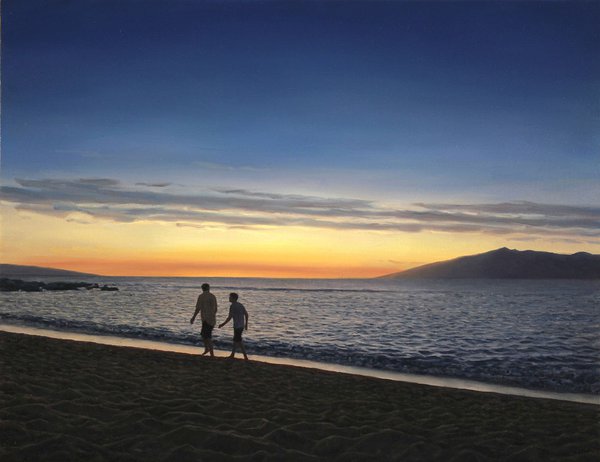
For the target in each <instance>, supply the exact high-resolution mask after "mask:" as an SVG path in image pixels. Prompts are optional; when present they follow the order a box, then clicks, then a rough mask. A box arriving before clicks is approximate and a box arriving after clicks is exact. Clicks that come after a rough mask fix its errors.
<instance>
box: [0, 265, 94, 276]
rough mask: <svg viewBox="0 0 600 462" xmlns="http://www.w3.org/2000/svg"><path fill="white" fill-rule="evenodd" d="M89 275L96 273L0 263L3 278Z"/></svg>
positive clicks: (0, 274) (0, 272)
mask: <svg viewBox="0 0 600 462" xmlns="http://www.w3.org/2000/svg"><path fill="white" fill-rule="evenodd" d="M86 276H87V277H89V276H98V275H97V274H90V273H80V272H77V271H68V270H63V269H57V268H44V267H41V266H23V265H9V264H5V263H2V264H0V277H4V278H43V277H65V278H68V277H86Z"/></svg>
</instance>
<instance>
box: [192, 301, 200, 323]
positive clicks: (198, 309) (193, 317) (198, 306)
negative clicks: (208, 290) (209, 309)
mask: <svg viewBox="0 0 600 462" xmlns="http://www.w3.org/2000/svg"><path fill="white" fill-rule="evenodd" d="M199 312H200V297H198V301H197V302H196V311H194V316H192V319H190V324H194V321H195V320H196V316H198V313H199Z"/></svg>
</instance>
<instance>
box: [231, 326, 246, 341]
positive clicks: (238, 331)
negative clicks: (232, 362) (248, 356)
mask: <svg viewBox="0 0 600 462" xmlns="http://www.w3.org/2000/svg"><path fill="white" fill-rule="evenodd" d="M242 332H244V328H243V327H238V328H234V329H233V341H234V342H241V341H242Z"/></svg>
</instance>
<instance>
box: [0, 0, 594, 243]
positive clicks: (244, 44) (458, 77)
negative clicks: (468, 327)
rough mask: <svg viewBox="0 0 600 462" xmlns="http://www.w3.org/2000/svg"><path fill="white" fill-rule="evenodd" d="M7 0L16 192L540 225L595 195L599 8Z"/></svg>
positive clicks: (6, 136) (5, 152)
mask: <svg viewBox="0 0 600 462" xmlns="http://www.w3.org/2000/svg"><path fill="white" fill-rule="evenodd" d="M2 6H3V15H2V25H3V31H2V34H3V36H2V135H3V136H2V172H1V176H2V180H3V183H4V184H5V185H6V186H7V187H10V188H26V187H27V186H23V185H24V184H29V185H31V184H35V185H37V186H39V185H44V187H50V186H51V187H52V188H54V187H55V186H56V185H57V184H59V183H60V182H61V181H62V182H64V184H65V185H69V187H72V186H73V184H75V183H73V181H75V182H77V181H78V179H81V178H84V179H86V178H87V179H90V178H91V179H106V182H103V181H104V180H102V181H100V183H99V184H101V185H102V187H104V186H105V185H116V184H118V185H121V186H119V188H121V187H123V188H134V187H136V186H137V187H141V188H144V187H147V185H140V183H152V184H156V183H168V187H169V188H168V190H169V191H170V192H171V193H173V194H175V193H184V194H193V193H195V192H198V191H200V190H201V189H202V190H204V191H205V190H209V191H213V192H214V191H215V190H224V189H225V190H227V189H235V188H240V189H243V190H244V194H245V193H246V192H249V193H252V194H253V193H256V192H261V193H266V194H276V195H287V194H296V195H306V196H307V197H308V196H310V197H313V198H315V200H316V201H320V200H321V199H323V198H331V197H335V198H340V199H348V200H367V201H375V202H376V203H377V207H380V206H384V207H386V206H388V205H390V204H391V205H394V206H397V207H403V208H405V207H411V206H414V204H415V203H430V204H442V205H444V206H440V207H438V208H437V209H436V208H435V207H433V208H434V209H436V210H438V209H439V210H445V211H446V212H448V211H449V210H450V209H452V207H449V205H452V206H453V205H456V204H462V205H470V206H473V207H474V210H478V211H479V212H481V210H483V209H485V210H491V209H493V210H496V209H495V208H494V207H490V205H493V204H502V203H505V202H510V203H523V201H526V202H531V203H535V204H541V205H542V207H538V208H537V209H536V210H537V211H538V212H539V213H538V212H536V213H535V214H534V215H535V217H534V218H536V219H537V217H538V215H539V214H542V215H543V212H540V211H541V210H546V211H547V210H561V211H562V210H565V209H560V208H558V209H552V206H553V205H557V206H558V205H572V206H578V207H584V208H585V207H593V206H595V205H597V198H598V197H600V181H599V180H600V154H599V152H600V151H599V147H600V135H599V133H600V130H599V128H600V127H599V118H600V32H599V28H598V26H597V25H598V24H599V23H600V3H598V2H455V3H454V2H360V1H353V2H287V1H282V2H258V1H242V2H233V1H190V0H173V1H158V0H157V1H152V0H148V1H134V0H120V1H108V0H102V1H100V0H98V1H92V0H89V1H85V0H84V1H62V0H61V1H58V0H56V1H34V0H18V1H17V0H5V1H4V2H3V5H2ZM23 179H24V180H26V181H25V183H24V182H23V181H21V182H19V181H20V180H23ZM17 180H19V181H17ZM27 181H33V182H34V183H27ZM36 181H37V182H36ZM60 184H63V183H60ZM86 184H87V183H86ZM48 185H50V186H48ZM37 186H36V187H37ZM65 187H66V186H65ZM111 187H112V186H111ZM138 189H139V188H138ZM163 189H164V188H163ZM47 191H50V189H48V190H47ZM38 192H39V191H38ZM105 193H106V191H103V193H102V194H105ZM19 194H20V195H19ZM8 196H10V201H13V202H11V203H16V204H21V205H30V206H33V205H35V206H36V207H37V206H40V204H33V205H32V204H27V199H26V197H33V193H31V191H25V190H23V191H21V192H20V193H17V192H15V190H12V189H11V190H9V193H8ZM50 196H52V194H50ZM57 197H58V196H57ZM60 197H61V198H62V200H66V199H65V198H64V197H63V196H60ZM102 197H104V196H102ZM186 197H187V196H186ZM277 197H281V196H277ZM77 200H78V199H77V197H74V198H73V203H77ZM157 201H158V202H157V205H158V204H162V203H163V201H166V202H167V203H171V199H165V198H164V197H162V198H160V200H159V199H157ZM478 204H479V205H478ZM479 206H481V207H479ZM548 207H550V209H549V208H548ZM259 209H260V210H262V208H260V207H259ZM512 210H513V208H512V206H509V207H507V208H506V209H503V212H502V213H503V215H502V216H503V219H504V218H506V216H512V215H511V213H513V212H512ZM586 210H587V209H586ZM592 210H593V211H594V212H593V213H597V210H596V209H592ZM479 212H478V213H479ZM90 213H91V212H90ZM561 213H562V212H561ZM586 214H587V212H585V213H584V215H586ZM383 215H384V216H385V215H386V214H385V213H383ZM586 216H587V215H586ZM553 217H554V216H550V218H551V219H552V220H554V218H556V217H554V218H553ZM578 217H579V215H578ZM413 218H414V217H413ZM463 218H464V217H463ZM463 218H461V220H462V219H463ZM529 218H531V217H529ZM414 219H416V218H414ZM577 219H579V218H577ZM595 219H597V220H600V218H598V217H596V218H595ZM599 222H600V221H595V222H593V223H590V222H588V223H587V225H586V226H587V228H586V229H587V231H589V230H590V229H593V228H594V227H595V226H596V225H595V224H594V223H596V224H597V223H599ZM577 223H580V222H579V221H577ZM587 231H586V232H587ZM573 233H574V234H577V231H574V232H573Z"/></svg>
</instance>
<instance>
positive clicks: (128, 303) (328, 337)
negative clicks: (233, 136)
mask: <svg viewBox="0 0 600 462" xmlns="http://www.w3.org/2000/svg"><path fill="white" fill-rule="evenodd" d="M204 281H208V282H210V283H211V285H212V287H213V288H212V292H213V293H214V294H215V295H216V296H217V298H218V300H219V302H220V303H221V304H220V307H219V308H220V309H219V313H218V317H219V321H222V320H223V319H224V318H225V317H226V314H227V309H228V303H227V302H226V301H227V296H228V294H229V292H231V291H236V292H238V293H239V294H240V297H241V298H240V301H241V302H242V303H243V304H244V305H245V306H246V307H247V309H248V311H249V313H250V330H249V331H248V333H247V335H246V339H247V342H248V348H249V349H250V351H252V352H254V353H256V354H262V355H267V356H279V357H288V358H300V359H309V360H315V361H324V362H329V363H338V364H345V365H350V366H360V367H367V368H372V369H379V370H390V371H395V372H403V373H411V374H425V375H431V376H444V377H458V378H468V379H475V380H481V381H486V382H491V383H499V384H508V385H519V386H525V387H530V388H536V389H546V390H554V391H569V392H584V393H600V371H599V368H598V362H597V360H598V358H600V340H599V338H600V335H599V334H600V309H599V307H600V282H598V281H507V280H497V281H481V280H478V281H389V280H367V281H362V280H341V281H336V280H276V279H226V278H212V279H211V278H207V279H191V278H102V279H101V280H100V282H106V283H109V284H115V285H117V286H119V288H120V289H121V290H120V291H119V292H95V291H92V292H88V291H81V292H46V293H0V304H1V308H0V319H1V320H2V321H3V322H9V323H18V324H23V325H29V326H41V327H48V328H52V329H64V330H71V331H79V332H88V333H101V334H112V335H119V336H127V337H134V338H145V339H155V340H161V341H169V342H175V343H183V344H197V343H198V340H199V338H198V329H199V327H198V326H190V324H189V318H190V316H191V313H192V312H193V309H194V304H195V300H196V297H197V295H198V293H199V291H200V288H199V286H200V284H201V283H202V282H204ZM230 337H231V332H230V330H229V329H227V328H225V329H223V330H218V329H216V330H215V340H216V344H217V347H218V348H221V349H228V348H229V345H230Z"/></svg>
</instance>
